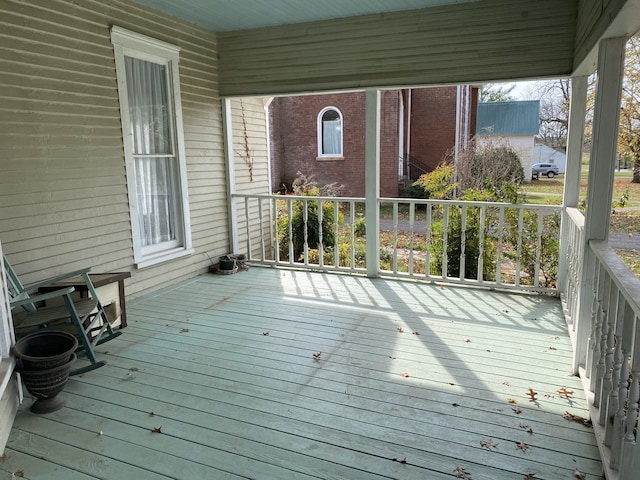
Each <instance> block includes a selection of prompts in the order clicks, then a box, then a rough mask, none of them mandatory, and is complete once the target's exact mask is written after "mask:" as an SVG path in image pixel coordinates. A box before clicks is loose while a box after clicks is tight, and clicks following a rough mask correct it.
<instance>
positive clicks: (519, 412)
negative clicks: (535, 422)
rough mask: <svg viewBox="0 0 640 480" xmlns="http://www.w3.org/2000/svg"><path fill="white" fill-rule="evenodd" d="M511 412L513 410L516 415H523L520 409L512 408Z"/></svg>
mask: <svg viewBox="0 0 640 480" xmlns="http://www.w3.org/2000/svg"><path fill="white" fill-rule="evenodd" d="M511 410H513V411H514V412H515V413H516V415H520V414H521V413H522V410H521V409H520V407H516V408H512V409H511Z"/></svg>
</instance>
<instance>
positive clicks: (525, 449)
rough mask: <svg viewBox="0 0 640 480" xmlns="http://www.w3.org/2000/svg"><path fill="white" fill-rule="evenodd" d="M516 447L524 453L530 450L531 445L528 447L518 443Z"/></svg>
mask: <svg viewBox="0 0 640 480" xmlns="http://www.w3.org/2000/svg"><path fill="white" fill-rule="evenodd" d="M516 446H517V447H518V448H519V449H520V450H522V451H523V452H526V451H527V450H529V445H527V444H526V443H524V442H516Z"/></svg>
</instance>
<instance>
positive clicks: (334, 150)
mask: <svg viewBox="0 0 640 480" xmlns="http://www.w3.org/2000/svg"><path fill="white" fill-rule="evenodd" d="M318 156H319V157H342V113H341V112H340V110H338V109H337V108H335V107H326V108H323V109H322V110H321V111H320V113H319V114H318Z"/></svg>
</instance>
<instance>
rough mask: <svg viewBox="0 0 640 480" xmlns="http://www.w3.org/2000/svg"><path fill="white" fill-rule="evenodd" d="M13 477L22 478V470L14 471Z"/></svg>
mask: <svg viewBox="0 0 640 480" xmlns="http://www.w3.org/2000/svg"><path fill="white" fill-rule="evenodd" d="M13 475H15V476H16V477H24V470H16V471H15V472H14V473H13Z"/></svg>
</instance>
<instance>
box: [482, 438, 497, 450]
mask: <svg viewBox="0 0 640 480" xmlns="http://www.w3.org/2000/svg"><path fill="white" fill-rule="evenodd" d="M480 446H481V447H484V448H486V449H488V450H491V449H492V448H498V445H497V444H495V443H493V440H491V439H489V440H480Z"/></svg>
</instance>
